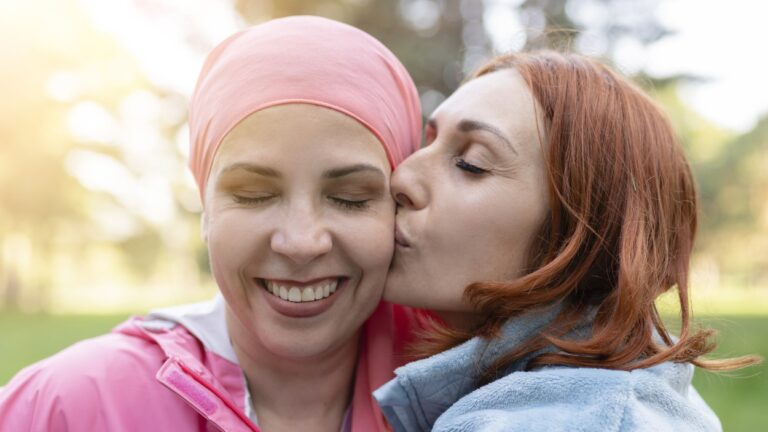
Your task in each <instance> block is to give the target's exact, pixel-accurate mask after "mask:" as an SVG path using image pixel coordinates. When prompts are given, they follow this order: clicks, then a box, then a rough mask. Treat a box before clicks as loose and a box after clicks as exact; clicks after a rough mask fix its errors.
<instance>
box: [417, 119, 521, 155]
mask: <svg viewBox="0 0 768 432" xmlns="http://www.w3.org/2000/svg"><path fill="white" fill-rule="evenodd" d="M427 125H429V127H431V128H433V129H437V121H436V120H435V119H434V118H431V119H429V120H427ZM457 129H458V130H459V131H461V132H464V133H467V132H472V131H476V130H482V131H486V132H490V133H492V134H493V135H496V137H498V138H499V139H500V140H502V141H503V142H504V143H505V144H506V145H508V146H509V148H510V149H512V152H514V153H515V154H518V153H517V149H516V148H515V146H513V145H512V142H511V141H510V140H509V139H508V138H507V137H506V136H504V133H502V132H501V130H499V128H497V127H496V126H493V125H490V124H488V123H484V122H481V121H478V120H469V119H464V120H461V121H460V122H459V125H458V126H457Z"/></svg>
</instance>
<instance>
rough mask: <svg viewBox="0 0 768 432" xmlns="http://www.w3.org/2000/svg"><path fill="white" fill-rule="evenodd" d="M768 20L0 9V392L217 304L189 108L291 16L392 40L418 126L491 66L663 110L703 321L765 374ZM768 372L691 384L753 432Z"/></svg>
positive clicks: (268, 6) (453, 10) (725, 417)
mask: <svg viewBox="0 0 768 432" xmlns="http://www.w3.org/2000/svg"><path fill="white" fill-rule="evenodd" d="M761 3H762V2H750V1H748V0H734V1H729V2H722V1H698V2H697V1H694V0H665V1H664V2H662V1H656V0H644V1H638V0H485V1H482V0H464V1H458V0H399V1H396V0H393V1H374V0H345V1H326V0H319V1H311V2H310V1H298V0H290V1H277V0H274V1H268V0H264V1H255V0H238V1H233V0H229V1H226V0H28V1H15V0H0V40H2V42H1V43H0V95H2V97H0V385H3V384H5V383H6V382H7V381H8V380H9V379H10V377H11V376H12V375H13V374H15V373H16V372H17V371H18V370H19V369H20V368H22V367H23V366H25V365H27V364H29V363H31V362H33V361H36V360H38V359H40V358H42V357H45V356H47V355H50V354H52V353H54V352H56V351H57V350H59V349H61V348H63V347H65V346H67V345H69V344H71V343H73V342H75V341H76V340H79V339H82V338H84V337H88V336H93V335H97V334H99V333H103V332H106V331H108V330H109V329H110V328H111V327H112V326H113V325H114V324H116V323H118V322H119V321H121V320H123V319H124V318H125V317H127V316H128V315H129V314H137V313H143V312H146V311H147V310H148V309H150V308H152V307H157V306H162V305H170V304H178V303H183V302H188V301H194V300H200V299H206V298H209V297H210V296H211V295H212V294H213V293H214V292H215V286H214V285H213V283H212V281H211V276H210V273H209V271H208V267H207V265H208V264H207V255H206V251H205V248H204V246H203V244H202V243H201V240H200V235H199V216H198V213H197V212H198V211H199V209H200V205H199V202H198V197H197V192H196V190H195V187H194V183H193V181H192V180H191V176H190V175H189V173H188V172H187V170H186V166H185V158H186V154H187V142H188V137H187V134H188V132H187V127H186V106H187V105H186V104H187V100H188V97H189V95H190V94H191V91H192V88H193V85H194V82H195V79H196V77H197V73H198V71H199V69H200V66H201V64H202V60H203V57H204V55H205V54H206V53H207V52H208V51H209V50H210V49H211V48H212V47H213V46H214V45H215V44H217V43H218V42H219V41H221V40H222V39H223V38H224V37H226V36H228V35H229V34H231V33H232V32H234V31H236V30H238V29H241V28H243V27H245V26H247V25H250V24H255V23H259V22H261V21H264V20H267V19H269V18H272V17H278V16H284V15H291V14H315V15H323V16H327V17H331V18H335V19H338V20H341V21H344V22H348V23H350V24H352V25H355V26H357V27H360V28H362V29H364V30H366V31H368V32H369V33H371V34H373V35H374V36H376V37H377V38H379V39H380V40H382V41H383V42H384V43H385V44H386V45H387V46H389V47H390V48H391V49H392V50H393V51H394V52H395V53H396V54H397V55H398V56H399V57H400V58H401V60H402V61H403V62H404V63H405V65H406V66H407V67H408V69H409V71H410V72H411V74H412V75H413V77H414V79H415V81H416V83H417V85H418V86H419V91H420V93H421V98H422V103H423V107H424V111H425V113H429V112H430V111H431V110H432V109H433V108H434V107H436V106H437V104H438V103H439V102H440V101H441V100H442V99H444V98H445V97H446V95H448V94H450V92H451V91H452V90H453V89H455V88H456V86H457V85H458V84H459V83H460V80H461V77H462V76H463V74H465V73H467V72H468V71H470V70H472V69H473V68H474V67H475V66H476V65H477V64H478V63H479V62H481V61H482V60H483V59H486V58H488V56H490V55H491V54H492V53H494V52H503V51H507V50H519V49H523V48H530V47H543V46H549V47H555V48H560V49H570V50H576V51H580V52H584V53H586V54H590V55H595V56H599V57H601V58H604V59H606V61H609V62H612V63H613V64H614V65H615V66H616V67H618V68H619V69H620V70H622V71H624V72H625V73H626V74H628V75H631V76H633V77H635V78H636V79H637V81H638V82H639V83H640V84H641V85H642V86H643V87H645V88H647V89H648V90H649V91H650V92H651V94H652V95H653V97H654V98H655V99H656V100H658V101H659V102H660V103H661V104H663V105H664V107H665V108H666V109H667V111H668V113H669V115H670V117H671V118H672V120H673V122H674V124H675V126H676V127H677V130H678V131H679V133H680V135H681V137H682V139H683V141H684V143H685V146H686V149H687V153H688V156H689V158H690V161H691V162H692V165H693V168H694V171H695V174H696V177H697V180H698V183H699V187H700V190H699V193H700V197H701V209H702V212H701V219H700V220H701V223H700V227H701V228H700V235H699V238H698V244H697V248H696V253H695V256H694V259H693V272H694V274H693V280H692V285H693V296H694V312H695V314H696V316H697V317H698V321H699V323H701V324H703V325H710V326H713V327H715V328H717V329H719V330H720V331H721V333H720V341H721V345H720V348H719V349H718V351H717V356H729V355H741V354H748V353H757V354H761V355H763V356H764V357H768V339H766V338H765V337H764V334H765V333H766V330H768V145H766V144H768V84H766V82H765V77H766V76H768V61H766V59H765V55H764V47H763V43H764V42H765V41H766V40H768V31H766V30H765V26H764V22H763V21H762V20H763V19H764V17H765V16H766V12H767V11H766V10H760V9H759V8H760V7H764V6H761ZM552 28H555V29H571V30H569V31H556V32H551V31H548V30H546V29H552ZM662 303H664V305H662V308H663V310H665V313H666V314H667V316H668V317H670V318H672V319H674V313H675V310H674V308H673V307H671V306H669V304H671V303H668V302H662ZM767 372H768V366H766V365H765V364H763V365H761V366H758V367H753V368H750V369H747V370H744V371H740V372H736V373H728V374H712V373H706V372H703V371H697V375H696V378H695V383H696V386H697V388H698V389H699V391H700V393H702V395H703V397H704V398H705V400H707V401H708V402H709V403H710V404H711V405H712V407H713V408H714V409H715V411H716V412H717V413H718V415H719V416H720V418H721V419H722V421H723V425H724V428H725V430H726V431H735V430H743V431H747V430H757V429H759V428H760V426H761V425H764V424H766V421H768V411H766V407H768V376H766V375H767V374H766V373H767Z"/></svg>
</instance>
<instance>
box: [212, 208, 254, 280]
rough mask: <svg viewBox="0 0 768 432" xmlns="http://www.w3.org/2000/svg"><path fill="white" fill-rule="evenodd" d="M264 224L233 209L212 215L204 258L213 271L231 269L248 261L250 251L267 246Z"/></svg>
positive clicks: (251, 256) (251, 255) (250, 254)
mask: <svg viewBox="0 0 768 432" xmlns="http://www.w3.org/2000/svg"><path fill="white" fill-rule="evenodd" d="M264 226H265V224H264V223H263V221H261V222H260V220H259V218H256V217H253V215H247V214H243V212H239V211H236V210H233V211H229V212H222V213H220V214H216V215H214V216H213V217H212V218H211V219H210V220H209V221H208V230H207V232H208V255H209V257H210V260H211V266H212V267H213V270H214V272H216V269H224V268H234V267H238V266H241V265H244V263H247V262H249V260H251V259H252V258H253V253H254V251H256V250H258V249H259V248H262V247H265V246H268V245H267V244H265V242H264V239H263V238H262V237H266V236H265V234H264V229H263V227H264Z"/></svg>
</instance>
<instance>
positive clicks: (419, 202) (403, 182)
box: [390, 148, 430, 210]
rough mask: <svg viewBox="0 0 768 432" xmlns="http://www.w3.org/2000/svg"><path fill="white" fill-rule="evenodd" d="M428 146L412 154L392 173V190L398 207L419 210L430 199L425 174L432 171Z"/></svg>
mask: <svg viewBox="0 0 768 432" xmlns="http://www.w3.org/2000/svg"><path fill="white" fill-rule="evenodd" d="M426 150H427V149H426V148H425V149H422V150H419V151H417V152H416V153H414V154H412V155H411V156H410V157H409V158H408V159H406V160H405V161H403V163H401V164H400V166H398V167H397V169H396V170H395V172H394V173H393V174H392V179H391V181H390V191H391V193H392V197H393V198H394V200H395V202H396V203H397V206H398V208H400V209H408V210H419V209H422V208H424V207H425V206H426V205H427V203H428V201H429V189H428V184H427V182H426V177H425V174H426V173H428V172H430V168H429V166H428V165H429V164H428V155H427V152H426Z"/></svg>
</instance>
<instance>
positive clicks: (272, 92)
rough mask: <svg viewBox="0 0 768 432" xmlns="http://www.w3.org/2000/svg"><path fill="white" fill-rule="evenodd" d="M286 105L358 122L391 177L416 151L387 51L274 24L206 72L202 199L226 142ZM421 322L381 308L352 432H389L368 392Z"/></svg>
mask: <svg viewBox="0 0 768 432" xmlns="http://www.w3.org/2000/svg"><path fill="white" fill-rule="evenodd" d="M289 103H309V104H314V105H319V106H323V107H327V108H331V109H334V110H337V111H339V112H341V113H343V114H346V115H348V116H350V117H352V118H354V119H355V120H357V121H359V122H360V123H362V124H363V125H364V126H365V127H367V128H368V129H369V130H370V131H371V132H372V133H373V134H374V135H375V136H376V137H377V138H378V139H379V141H380V142H381V145H382V146H383V147H384V150H385V151H386V153H387V158H388V159H389V163H390V164H391V166H392V168H395V167H396V166H397V165H398V164H399V163H400V162H402V161H403V159H405V158H406V157H407V156H408V155H410V154H411V153H413V152H414V151H415V150H416V149H417V148H418V146H419V141H420V135H421V106H420V104H419V97H418V93H417V92H416V87H415V86H414V84H413V81H412V80H411V77H410V76H409V75H408V72H407V71H406V70H405V68H404V67H403V65H402V64H401V63H400V62H399V61H398V60H397V58H396V57H395V56H394V54H392V53H391V52H390V51H389V50H388V49H387V48H386V47H385V46H384V45H382V44H381V43H380V42H379V41H377V40H376V39H374V38H373V37H372V36H370V35H368V34H367V33H365V32H363V31H361V30H359V29H356V28H354V27H351V26H348V25H346V24H342V23H339V22H336V21H332V20H329V19H325V18H319V17H310V16H297V17H288V18H281V19H276V20H273V21H269V22H266V23H264V24H260V25H257V26H255V27H251V28H249V29H247V30H245V31H242V32H239V33H236V34H235V35H233V36H231V37H229V38H228V39H226V40H225V41H224V42H222V43H221V44H220V45H219V46H217V47H216V48H214V50H213V51H212V52H211V53H210V54H209V55H208V58H207V59H206V61H205V64H204V65H203V70H202V72H201V73H200V77H199V79H198V83H197V88H196V89H195V93H194V95H193V97H192V101H191V106H190V119H189V129H190V137H191V145H192V149H191V152H190V159H189V166H190V168H191V169H192V173H193V174H194V176H195V179H196V180H197V185H198V188H199V192H200V197H201V198H203V197H204V195H205V188H206V184H207V181H208V176H209V174H210V170H211V165H212V164H213V159H214V156H215V154H216V150H217V148H218V147H219V145H220V144H221V142H222V140H223V139H224V136H225V135H226V134H227V133H228V132H229V131H230V130H231V129H232V128H233V127H234V126H235V125H236V124H237V123H238V122H240V121H241V120H243V119H244V118H245V117H247V116H248V115H250V114H252V113H254V112H256V111H258V110H260V109H264V108H267V107H271V106H275V105H281V104H289ZM255 145H258V144H255ZM203 202H204V200H203ZM420 320H421V318H420V316H418V315H417V313H416V312H414V311H413V310H411V309H409V308H405V307H402V306H398V305H392V304H388V303H385V302H381V303H380V304H379V306H378V307H377V309H376V311H374V313H373V314H372V315H371V317H370V318H368V320H367V321H366V322H365V325H364V328H363V332H362V339H361V343H360V352H359V355H358V364H357V368H356V371H355V388H354V392H353V395H352V425H351V430H353V431H372V432H378V431H380V432H384V431H387V430H388V428H387V425H386V423H385V421H384V419H383V416H382V414H381V411H380V410H379V407H378V405H377V404H376V401H375V400H374V399H373V397H372V396H371V393H372V392H373V390H375V389H376V388H377V387H379V386H381V385H383V384H384V383H385V382H387V381H388V380H389V379H391V378H392V377H393V376H394V374H393V371H394V369H395V368H396V367H397V366H399V365H400V364H402V356H401V355H400V353H401V352H402V348H403V345H404V344H406V343H407V342H408V340H409V339H410V338H411V335H412V329H413V328H414V326H416V325H418V323H419V322H420Z"/></svg>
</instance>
